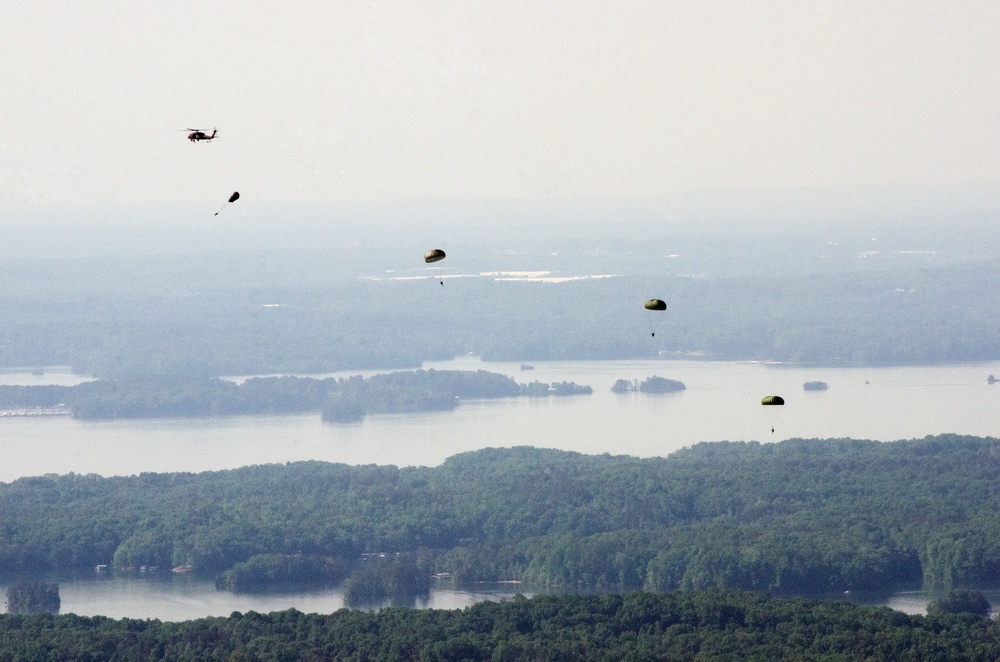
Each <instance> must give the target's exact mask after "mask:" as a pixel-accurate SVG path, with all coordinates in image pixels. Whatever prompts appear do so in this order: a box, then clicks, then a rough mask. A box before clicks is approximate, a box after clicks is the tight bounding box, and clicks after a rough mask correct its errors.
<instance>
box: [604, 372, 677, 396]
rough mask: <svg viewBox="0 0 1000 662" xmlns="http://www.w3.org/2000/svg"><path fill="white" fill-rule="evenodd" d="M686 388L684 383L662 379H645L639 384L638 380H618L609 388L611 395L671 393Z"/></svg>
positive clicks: (654, 377)
mask: <svg viewBox="0 0 1000 662" xmlns="http://www.w3.org/2000/svg"><path fill="white" fill-rule="evenodd" d="M686 388H687V386H685V385H684V382H679V381H677V380H676V379H666V378H664V377H657V376H655V375H654V376H652V377H647V378H646V379H644V380H642V381H641V382H640V381H639V380H638V379H631V380H629V379H619V380H618V381H616V382H615V383H614V385H613V386H612V387H611V391H612V392H613V393H629V392H632V391H639V392H641V393H673V392H675V391H683V390H685V389H686Z"/></svg>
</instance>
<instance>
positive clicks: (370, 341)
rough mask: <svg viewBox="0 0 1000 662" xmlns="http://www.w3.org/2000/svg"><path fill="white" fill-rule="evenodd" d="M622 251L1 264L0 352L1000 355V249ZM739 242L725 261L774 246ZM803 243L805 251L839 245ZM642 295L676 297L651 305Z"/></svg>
mask: <svg viewBox="0 0 1000 662" xmlns="http://www.w3.org/2000/svg"><path fill="white" fill-rule="evenodd" d="M866 241H867V240H866ZM902 246H903V247H905V246H906V244H902ZM626 248H627V249H628V250H629V251H630V252H631V251H632V249H636V250H637V251H638V250H639V249H640V248H641V249H642V250H643V251H644V252H646V253H647V254H646V255H644V257H645V260H644V261H639V258H638V257H634V256H630V259H629V260H625V259H624V258H620V259H614V256H612V257H610V258H609V257H607V254H608V253H607V251H605V252H601V253H599V254H597V255H595V254H592V253H593V251H591V252H588V253H585V252H583V251H582V250H577V251H576V252H574V253H573V255H569V254H567V253H564V252H560V253H559V255H557V256H552V255H550V254H549V253H545V254H544V255H535V254H531V255H529V256H527V257H525V256H513V257H509V258H507V257H504V259H501V258H500V257H497V256H496V255H494V254H492V253H490V254H486V255H485V256H481V257H479V258H478V259H477V260H476V261H474V262H472V264H471V265H470V264H469V260H471V258H466V260H465V261H462V262H458V261H456V263H457V264H461V265H463V266H462V269H461V270H459V269H457V268H456V269H452V268H451V267H448V266H447V265H449V264H451V262H450V261H446V262H443V263H442V264H444V265H445V267H442V269H443V271H442V272H441V273H442V274H443V275H442V276H441V277H442V280H441V282H444V283H445V285H444V286H441V285H438V280H437V279H436V278H435V279H431V278H430V277H428V274H429V273H431V274H437V273H439V272H437V271H433V272H428V271H427V270H418V269H414V270H408V271H406V272H401V273H399V274H389V275H387V274H386V273H385V270H381V271H378V272H377V275H370V274H372V273H373V271H372V270H371V267H366V266H364V265H363V264H354V263H353V262H352V263H351V264H350V265H348V266H349V267H350V268H352V269H357V270H356V271H353V272H348V273H344V269H346V268H347V267H343V266H341V265H340V259H339V257H338V260H336V261H331V260H328V259H326V260H325V261H324V259H325V258H326V256H315V255H305V256H300V255H296V256H294V258H288V259H287V262H292V261H293V260H297V261H298V262H297V263H295V264H294V265H292V264H288V263H286V262H281V263H280V264H271V263H268V264H267V265H266V268H265V267H258V265H257V263H256V262H251V263H244V262H241V261H238V260H236V258H232V257H226V256H222V257H220V256H207V257H203V258H201V259H200V260H198V259H195V258H193V257H190V256H187V257H174V258H157V259H148V260H144V261H128V260H125V259H124V258H119V259H117V260H112V259H110V258H109V259H107V260H98V261H86V260H81V261H65V262H56V263H48V262H46V263H37V264H36V263H31V262H16V263H3V262H0V309H2V310H3V311H4V315H3V317H2V319H0V345H2V348H0V368H5V367H6V368H9V367H16V366H21V367H24V366H48V365H70V366H72V367H73V369H74V370H75V371H77V372H78V373H80V374H85V375H93V376H96V377H101V378H106V379H110V378H120V377H126V376H140V377H146V376H150V375H173V376H177V375H184V376H189V377H190V376H197V377H218V376H222V375H252V374H317V373H324V372H333V371H338V370H362V369H369V370H385V369H403V368H417V367H419V366H420V365H421V363H422V362H423V361H430V360H443V359H450V358H453V357H455V356H459V355H466V354H468V353H470V352H471V353H473V354H476V355H479V356H481V357H482V358H483V359H484V360H487V361H490V360H497V361H499V360H504V361H528V362H530V361H534V360H586V359H638V358H654V357H658V356H669V357H686V356H698V357H707V358H710V359H719V360H774V361H785V362H811V363H823V364H829V365H890V364H897V365H898V364H919V363H942V362H958V361H988V360H997V359H1000V325H997V324H996V323H995V311H996V310H998V309H1000V268H998V267H997V266H996V265H995V264H994V263H993V262H989V261H981V262H976V263H971V264H970V263H960V264H953V263H947V262H945V261H942V260H936V259H934V256H933V255H910V254H906V255H902V254H899V255H897V254H889V253H886V254H884V255H882V254H880V256H876V255H870V256H867V257H866V258H864V260H863V261H862V259H860V258H858V257H852V261H849V262H843V264H845V265H850V266H849V267H848V266H844V268H843V269H842V270H835V271H829V270H827V271H819V270H811V271H804V272H800V273H776V274H754V275H749V276H746V275H741V276H734V275H726V274H719V273H718V269H717V268H716V272H715V273H713V272H711V271H708V272H706V271H704V270H702V267H703V266H706V265H703V264H702V262H701V261H700V260H698V259H697V258H698V257H699V256H698V255H681V256H679V257H678V258H677V259H676V260H664V259H663V255H666V254H670V253H672V252H673V251H674V250H676V243H667V242H662V244H656V243H652V242H651V243H650V245H649V246H633V245H628V246H626V247H620V248H619V250H620V251H621V252H622V253H624V252H625V249H626ZM730 248H732V249H733V255H732V256H729V257H731V258H732V259H731V260H730V262H731V263H734V264H735V263H741V262H756V261H764V260H766V259H768V258H767V257H764V256H763V255H762V254H761V253H759V252H758V253H740V252H739V251H738V250H737V249H739V248H744V249H746V250H749V248H750V247H741V246H738V245H737V246H732V247H730ZM864 248H868V246H864ZM536 250H537V249H536ZM698 250H705V251H707V252H711V247H698ZM773 250H775V251H776V250H777V248H775V249H773ZM794 250H797V251H803V254H804V255H808V256H810V257H814V258H815V252H819V253H821V254H822V253H828V252H830V250H832V249H831V247H829V246H826V245H825V244H820V245H816V246H812V245H810V246H797V247H795V249H794ZM903 253H906V252H905V251H903ZM862 254H865V253H864V252H862ZM768 255H771V254H770V253H769V254H768ZM727 256H728V255H727ZM845 260H846V258H845ZM831 261H832V260H825V261H824V260H819V259H818V258H815V259H814V260H813V262H814V263H816V264H820V263H823V264H825V263H827V262H831ZM497 264H507V265H511V266H514V265H516V266H517V267H520V268H528V269H531V270H532V272H537V271H539V270H543V269H549V270H551V271H541V273H542V274H543V275H544V274H548V275H549V276H551V280H544V279H542V278H538V279H535V280H532V279H530V278H528V279H526V280H522V279H520V278H523V276H519V275H518V274H520V273H521V272H505V271H502V267H500V268H498V267H497V266H496V265H497ZM861 264H864V265H871V268H865V269H861V268H860V267H859V266H858V265H861ZM331 265H334V266H331ZM522 265H523V266H522ZM293 266H294V274H292V275H289V272H291V271H293ZM470 266H472V268H471V269H470ZM511 266H508V267H507V268H511ZM335 267H336V268H335ZM476 267H478V268H476ZM647 269H648V271H647ZM222 272H225V276H223V274H222ZM300 272H304V273H300ZM394 275H398V276H399V279H394V277H393V276H394ZM449 275H451V276H456V277H455V278H451V279H448V278H445V276H449ZM460 275H461V276H463V277H461V278H458V277H457V276H460ZM359 276H362V277H360V278H359ZM419 276H424V277H419ZM598 276H601V277H598ZM603 276H608V277H603ZM551 281H558V282H551ZM650 297H659V298H661V299H663V300H664V301H665V302H666V304H667V310H666V311H663V312H659V311H656V312H653V311H648V310H645V309H644V308H643V303H644V302H645V301H646V300H647V299H649V298H650ZM652 333H655V336H653V335H651V334H652Z"/></svg>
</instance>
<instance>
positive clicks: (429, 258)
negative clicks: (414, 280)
mask: <svg viewBox="0 0 1000 662" xmlns="http://www.w3.org/2000/svg"><path fill="white" fill-rule="evenodd" d="M444 257H445V255H444V251H443V250H441V249H440V248H435V249H433V250H430V251H427V252H426V253H424V262H426V263H428V264H430V263H431V262H437V261H438V260H443V259H444Z"/></svg>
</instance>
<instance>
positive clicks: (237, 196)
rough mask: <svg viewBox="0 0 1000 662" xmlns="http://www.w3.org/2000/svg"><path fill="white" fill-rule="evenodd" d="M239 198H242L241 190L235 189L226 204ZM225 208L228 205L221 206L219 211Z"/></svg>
mask: <svg viewBox="0 0 1000 662" xmlns="http://www.w3.org/2000/svg"><path fill="white" fill-rule="evenodd" d="M239 199H240V192H239V191H233V194H232V195H231V196H229V202H227V203H226V204H227V205H228V204H230V203H232V202H236V201H237V200H239ZM225 208H226V205H222V206H221V207H219V211H222V210H223V209H225ZM219 211H217V212H215V215H216V216H218V215H219Z"/></svg>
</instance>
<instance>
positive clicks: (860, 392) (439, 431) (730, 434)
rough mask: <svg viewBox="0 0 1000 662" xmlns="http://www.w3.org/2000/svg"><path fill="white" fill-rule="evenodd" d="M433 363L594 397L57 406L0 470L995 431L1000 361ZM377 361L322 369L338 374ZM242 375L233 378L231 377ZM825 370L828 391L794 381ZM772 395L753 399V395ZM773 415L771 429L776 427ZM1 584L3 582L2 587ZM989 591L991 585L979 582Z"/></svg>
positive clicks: (494, 593) (219, 612)
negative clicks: (357, 407) (243, 409)
mask: <svg viewBox="0 0 1000 662" xmlns="http://www.w3.org/2000/svg"><path fill="white" fill-rule="evenodd" d="M424 367H425V368H434V369H438V370H444V369H450V370H477V369H484V370H488V371H490V372H497V373H502V374H506V375H510V376H511V377H513V378H514V379H516V380H517V381H518V382H522V383H524V382H530V381H534V380H539V381H542V382H561V381H573V382H576V383H577V384H581V385H589V386H591V387H593V389H594V393H593V394H592V395H581V396H564V397H548V398H510V399H503V400H489V401H470V402H463V403H462V404H461V405H460V406H459V407H458V408H457V409H455V410H454V411H449V412H433V413H425V414H405V415H385V416H369V417H367V418H366V419H365V420H364V421H363V422H361V423H356V424H331V423H323V422H322V420H320V416H319V414H318V413H317V414H309V415H296V416H274V417H256V416H249V417H233V418H213V419H197V420H189V419H170V420H130V421H77V420H73V419H72V418H70V417H68V416H49V417H3V418H0V435H2V438H3V443H4V459H3V463H2V465H0V480H2V481H11V480H15V479H17V478H19V477H22V476H33V475H41V474H46V473H56V474H65V473H69V472H76V473H96V474H100V475H105V476H109V475H130V474H137V473H140V472H144V471H153V472H171V471H189V472H200V471H207V470H218V469H231V468H236V467H241V466H246V465H251V464H265V463H284V462H292V461H298V460H323V461H328V462H343V463H347V464H352V465H358V464H382V465H386V464H394V465H397V466H412V465H424V466H434V465H437V464H440V463H441V462H442V461H444V460H445V459H446V458H447V457H449V456H451V455H455V454H456V453H461V452H465V451H472V450H476V449H480V448H485V447H508V446H515V445H531V446H539V447H546V448H558V449H563V450H571V451H578V452H581V453H587V454H598V453H612V454H625V455H633V456H637V457H653V456H663V455H668V454H669V453H671V452H674V451H676V450H679V449H681V448H684V447H686V446H690V445H692V444H695V443H698V442H701V441H721V440H758V441H764V442H770V441H779V440H781V439H787V438H790V437H804V438H831V437H853V438H859V439H875V440H881V441H891V440H897V439H910V438H921V437H924V436H927V435H933V434H940V433H948V432H952V433H959V434H967V435H977V436H1000V406H998V404H1000V384H997V385H988V384H987V377H988V375H990V374H995V375H1000V362H996V363H980V364H962V365H943V366H923V367H905V368H820V367H808V368H807V367H800V366H775V365H764V364H760V363H739V362H703V361H675V360H648V361H566V362H561V361H554V362H537V363H535V364H534V370H530V371H522V370H521V369H520V364H519V363H482V362H480V361H479V360H478V359H477V358H474V357H462V358H458V359H455V360H452V361H442V362H433V363H431V362H429V363H427V364H425V365H424ZM354 374H363V375H365V376H369V375H371V374H375V372H372V371H369V372H360V373H359V372H357V371H351V372H344V373H333V374H332V375H317V376H322V377H325V376H335V377H347V376H351V375H354ZM653 375H657V376H660V377H666V378H668V379H675V380H679V381H681V382H683V383H684V384H685V385H686V386H687V389H686V390H684V391H681V392H677V393H669V394H659V395H651V394H642V393H626V394H615V393H612V392H611V386H612V384H614V383H615V381H616V380H618V379H630V380H631V379H638V380H643V379H645V378H647V377H650V376H653ZM233 379H236V380H239V379H240V378H233ZM815 380H821V381H824V382H826V383H827V384H829V389H828V390H826V391H808V392H807V391H804V390H803V388H802V386H803V383H804V382H807V381H815ZM79 381H83V380H82V379H81V378H78V377H75V376H73V375H69V374H68V373H65V372H58V371H49V372H47V373H46V374H44V375H31V374H14V373H4V374H0V383H6V384H43V383H60V384H72V383H77V382H79ZM771 394H776V395H781V396H782V397H784V399H785V402H786V404H785V406H783V407H780V408H779V407H762V406H761V405H760V399H761V397H762V396H764V395H771ZM772 426H773V427H774V432H773V433H772V432H771V428H772ZM2 588H4V590H5V587H2ZM517 592H520V593H523V594H524V595H531V594H532V592H531V591H530V590H528V589H527V588H526V587H519V586H518V587H514V586H511V585H506V584H505V585H494V586H475V587H472V588H469V589H462V590H458V589H453V588H448V587H438V588H436V589H434V590H433V591H432V592H431V594H430V597H429V599H428V600H426V601H420V602H418V603H417V604H416V605H415V606H417V607H434V608H459V607H465V606H468V605H470V604H473V603H475V602H478V601H481V600H489V599H503V598H505V597H511V596H513V595H514V593H517ZM60 593H61V596H62V600H63V608H62V613H71V612H72V613H78V614H81V615H98V614H100V615H106V616H112V617H116V618H120V617H125V616H128V617H132V618H159V619H161V620H187V619H192V618H199V617H202V616H209V615H216V616H228V615H229V614H230V613H231V612H233V611H241V612H245V611H250V610H255V611H260V612H267V611H273V610H280V609H287V608H290V607H295V608H296V609H299V610H301V611H306V612H320V613H329V612H332V611H335V610H336V609H339V608H340V607H342V606H343V596H342V594H341V593H340V591H339V590H335V589H331V590H327V591H321V592H316V593H296V594H286V595H280V594H278V595H273V594H272V595H266V596H251V595H233V594H230V593H226V592H221V591H216V590H215V587H214V584H213V583H212V582H211V581H210V580H206V579H203V578H198V577H193V576H190V575H174V574H173V573H157V574H155V575H135V576H127V575H125V576H114V577H110V576H106V577H96V576H95V577H89V578H79V579H74V580H72V581H68V582H60ZM988 597H989V599H990V600H991V602H997V601H1000V593H997V594H992V593H988ZM850 599H851V600H854V601H858V602H865V603H872V604H883V605H888V606H890V607H892V608H894V609H899V610H900V611H904V612H907V613H922V611H923V610H924V608H925V607H926V604H927V601H928V599H932V596H928V595H927V594H925V593H924V592H921V591H907V592H899V593H896V594H893V595H892V596H889V597H888V598H886V597H885V596H863V595H852V596H850Z"/></svg>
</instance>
